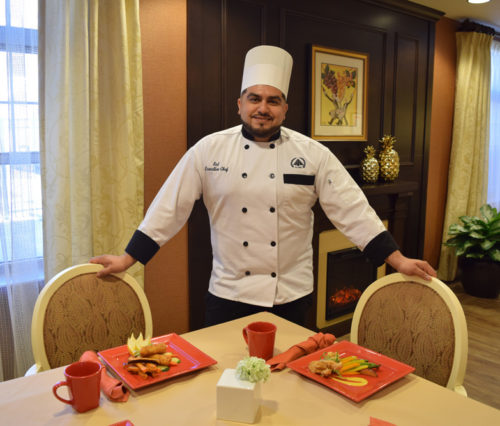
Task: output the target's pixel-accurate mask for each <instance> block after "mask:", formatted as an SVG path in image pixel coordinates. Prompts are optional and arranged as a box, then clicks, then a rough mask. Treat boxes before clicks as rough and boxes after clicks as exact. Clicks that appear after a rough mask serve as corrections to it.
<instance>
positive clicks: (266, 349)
mask: <svg viewBox="0 0 500 426" xmlns="http://www.w3.org/2000/svg"><path fill="white" fill-rule="evenodd" d="M275 337H276V326H275V325H274V324H273V323H270V322H263V321H258V322H252V323H251V324H248V325H247V326H246V327H245V328H244V329H243V338H244V339H245V342H247V345H248V353H249V354H250V356H256V357H259V358H262V359H265V360H266V361H267V360H268V359H269V358H272V356H273V351H274V338H275Z"/></svg>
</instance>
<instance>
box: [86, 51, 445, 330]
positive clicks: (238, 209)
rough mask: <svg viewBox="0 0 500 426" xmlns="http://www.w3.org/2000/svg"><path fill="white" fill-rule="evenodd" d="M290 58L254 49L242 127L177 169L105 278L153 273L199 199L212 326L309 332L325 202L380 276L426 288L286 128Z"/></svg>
mask: <svg viewBox="0 0 500 426" xmlns="http://www.w3.org/2000/svg"><path fill="white" fill-rule="evenodd" d="M292 62H293V61H292V57H291V56H290V54H289V53H288V52H286V51H285V50H283V49H280V48H278V47H274V46H257V47H255V48H253V49H251V50H250V51H249V52H248V53H247V55H246V58H245V65H244V71H243V79H242V85H241V96H240V98H239V99H238V114H239V115H240V117H241V121H242V124H241V125H238V126H236V127H233V128H230V129H226V130H223V131H220V132H216V133H214V134H211V135H208V136H206V137H204V138H203V139H201V140H200V141H198V142H197V143H196V144H195V145H194V146H193V147H191V148H190V149H189V150H188V151H187V152H186V154H185V155H184V156H183V157H182V159H181V160H180V161H179V163H178V164H177V166H176V167H175V168H174V170H173V171H172V173H171V174H170V176H169V177H168V179H167V180H166V181H165V183H164V184H163V186H162V188H161V189H160V191H159V192H158V194H157V196H156V198H155V199H154V201H153V202H152V204H151V205H150V207H149V209H148V211H147V213H146V216H145V217H144V220H143V221H142V223H141V224H140V226H139V228H138V229H137V230H136V231H135V233H134V235H133V236H132V239H131V240H130V242H129V244H128V246H127V248H126V249H125V253H124V254H123V255H121V256H113V255H103V256H98V257H95V258H93V259H91V262H92V263H100V264H102V265H104V269H103V270H102V271H101V272H100V274H99V275H100V276H104V275H106V274H108V273H111V272H121V271H124V270H126V269H128V268H129V267H130V266H132V265H133V264H134V263H135V262H136V261H139V262H141V263H143V264H146V263H147V262H148V261H149V260H150V259H151V258H152V257H153V256H154V254H155V253H156V252H157V251H158V250H159V248H160V247H161V246H162V245H163V244H165V243H166V242H167V241H168V240H170V239H171V238H172V237H173V236H174V235H175V234H176V233H177V232H178V231H179V230H180V229H181V228H182V226H183V225H184V224H185V223H186V221H187V220H188V218H189V215H190V214H191V211H192V208H193V204H194V202H195V201H196V200H198V199H199V198H200V197H201V196H203V201H204V203H205V206H206V208H207V211H208V214H209V219H210V226H211V243H212V251H213V264H212V273H211V277H210V282H209V289H208V295H207V299H206V300H207V306H206V325H207V326H208V325H213V324H217V323H220V322H224V321H228V320H231V319H235V318H238V317H241V316H245V315H249V314H252V313H256V312H259V311H261V310H269V311H271V312H273V313H276V314H277V315H280V316H282V317H284V318H287V319H289V320H291V321H293V322H296V323H299V324H303V323H304V321H305V318H306V313H307V310H308V308H309V306H310V304H311V303H312V295H311V293H312V291H313V282H314V280H313V261H312V257H313V256H312V254H313V249H312V236H313V219H314V218H313V211H312V207H313V205H314V204H315V203H316V201H317V200H318V199H319V202H320V204H321V207H322V209H323V210H324V212H325V213H326V215H327V216H328V218H329V219H330V221H331V222H332V223H333V225H334V226H335V227H336V228H337V229H339V230H340V231H341V232H342V233H344V234H345V235H346V236H347V237H348V238H349V239H350V240H351V241H352V242H353V243H354V244H356V246H357V247H358V248H359V249H360V250H362V251H363V252H364V253H365V254H366V255H367V256H368V257H369V258H370V259H371V260H372V261H373V262H374V263H375V264H376V265H377V266H379V265H381V264H382V263H383V262H384V261H385V262H387V263H388V264H389V265H391V266H392V267H393V268H395V269H396V270H397V271H399V272H402V273H405V274H408V275H418V276H420V277H423V278H425V279H430V276H436V272H435V271H434V269H433V268H432V267H431V266H430V265H429V264H428V263H427V262H425V261H422V260H418V259H410V258H407V257H405V256H403V254H402V253H401V252H400V251H399V249H398V246H397V245H396V243H395V241H394V239H393V238H392V236H391V234H390V233H389V232H388V231H386V229H385V227H384V225H383V224H382V222H381V220H380V219H379V218H378V216H377V215H376V213H375V211H374V210H373V209H372V207H370V205H369V204H368V201H367V200H366V197H365V196H364V194H363V192H362V191H361V189H360V188H359V187H358V185H357V184H356V183H355V182H354V180H353V179H352V178H351V176H350V175H349V173H348V172H347V171H346V170H345V168H344V167H343V166H342V164H341V163H340V161H339V160H338V159H337V158H336V157H335V156H334V155H333V154H332V153H331V151H330V150H329V149H328V148H326V147H325V146H323V145H322V144H320V143H318V142H316V141H315V140H313V139H310V138H309V137H306V136H304V135H302V134H300V133H297V132H295V131H293V130H291V129H288V128H286V127H284V126H282V123H283V121H284V120H285V117H286V113H287V110H288V104H287V100H286V99H287V95H288V86H289V82H290V75H291V70H292Z"/></svg>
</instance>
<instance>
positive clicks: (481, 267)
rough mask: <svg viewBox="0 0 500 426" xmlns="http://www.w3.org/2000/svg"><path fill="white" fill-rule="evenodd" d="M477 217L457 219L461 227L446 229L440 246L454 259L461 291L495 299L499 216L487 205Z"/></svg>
mask: <svg viewBox="0 0 500 426" xmlns="http://www.w3.org/2000/svg"><path fill="white" fill-rule="evenodd" d="M479 210H480V212H481V217H477V216H460V217H459V219H460V221H461V222H462V223H461V224H456V223H454V224H452V225H450V227H449V228H448V235H449V236H450V238H449V239H448V240H446V242H445V243H444V244H445V245H446V246H449V247H454V248H455V253H456V255H457V256H458V265H459V268H460V272H461V277H460V279H461V281H462V285H463V286H464V290H465V291H466V292H467V293H469V294H471V295H473V296H478V297H489V298H496V297H498V295H499V292H500V213H499V212H498V211H497V209H496V208H494V207H492V206H490V205H489V204H484V205H483V206H481V208H480V209H479Z"/></svg>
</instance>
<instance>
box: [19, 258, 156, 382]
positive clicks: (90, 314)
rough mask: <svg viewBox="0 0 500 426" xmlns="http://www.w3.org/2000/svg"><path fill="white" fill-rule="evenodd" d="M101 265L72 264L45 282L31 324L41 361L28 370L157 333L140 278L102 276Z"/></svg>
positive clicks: (36, 350) (58, 363)
mask: <svg viewBox="0 0 500 426" xmlns="http://www.w3.org/2000/svg"><path fill="white" fill-rule="evenodd" d="M100 269H102V266H101V265H94V264H90V263H89V264H82V265H76V266H72V267H70V268H68V269H66V270H64V271H62V272H60V273H59V274H57V275H56V276H55V277H54V278H52V279H51V280H50V281H49V282H48V283H47V284H46V285H45V286H44V288H43V289H42V291H41V292H40V294H39V296H38V299H37V301H36V304H35V308H34V311H33V319H32V325H31V343H32V347H33V356H34V358H35V365H34V366H33V367H32V368H30V370H28V373H27V374H30V373H33V372H39V371H44V370H48V369H51V368H55V367H60V366H63V365H67V364H70V363H71V362H74V361H77V360H78V359H79V358H80V356H81V355H82V353H83V352H85V351H86V350H94V351H100V350H103V349H108V348H112V347H115V346H120V345H123V344H126V342H127V338H128V337H129V336H130V335H131V334H132V333H134V335H135V336H137V335H138V334H139V333H142V334H143V336H149V337H152V332H153V330H152V329H153V326H152V323H153V321H152V317H151V310H150V307H149V303H148V301H147V298H146V295H145V293H144V291H143V290H142V288H141V287H140V286H139V284H138V283H137V281H135V279H134V278H133V277H132V276H131V275H129V274H128V273H123V274H112V275H109V276H107V277H105V278H97V276H96V273H97V272H98V271H99V270H100Z"/></svg>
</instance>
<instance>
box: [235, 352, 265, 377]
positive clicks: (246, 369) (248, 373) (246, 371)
mask: <svg viewBox="0 0 500 426" xmlns="http://www.w3.org/2000/svg"><path fill="white" fill-rule="evenodd" d="M270 375H271V369H270V368H269V365H267V364H266V361H264V360H263V359H262V358H257V357H256V356H247V357H245V358H243V359H242V360H241V361H240V362H238V365H237V366H236V377H237V378H238V379H239V380H246V381H248V382H251V383H257V382H259V381H263V382H265V381H266V380H267V379H268V378H269V376H270Z"/></svg>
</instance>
